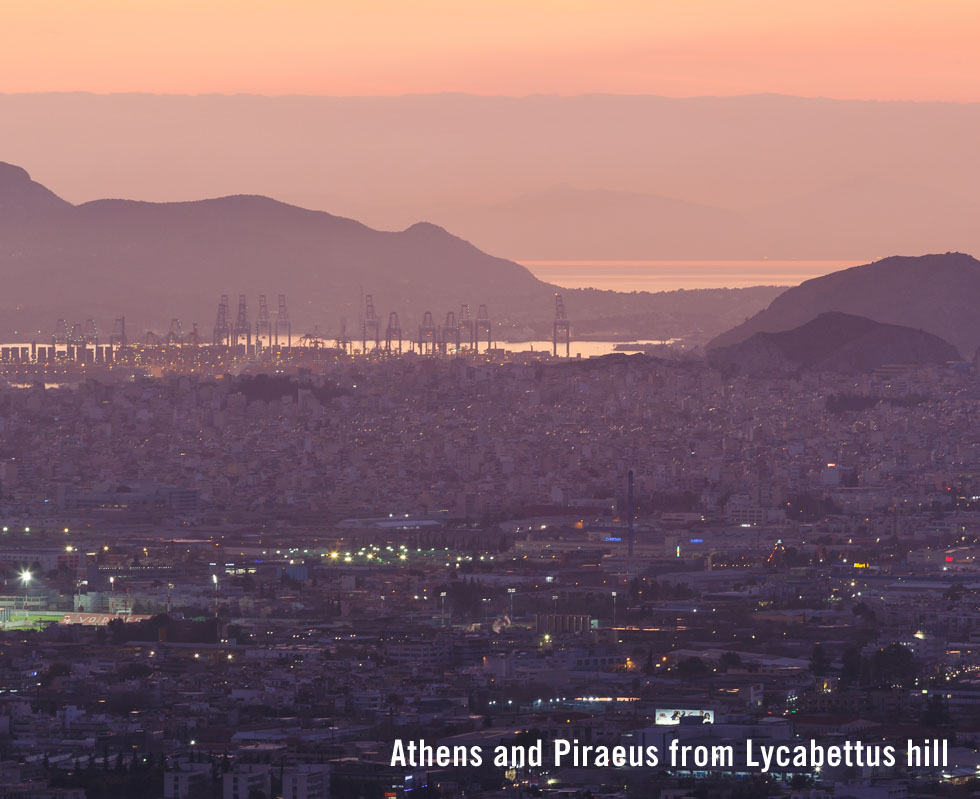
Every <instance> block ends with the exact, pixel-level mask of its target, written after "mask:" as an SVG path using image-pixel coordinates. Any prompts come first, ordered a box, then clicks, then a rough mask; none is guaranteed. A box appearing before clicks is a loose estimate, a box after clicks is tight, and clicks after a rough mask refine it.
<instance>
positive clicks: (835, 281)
mask: <svg viewBox="0 0 980 799" xmlns="http://www.w3.org/2000/svg"><path fill="white" fill-rule="evenodd" d="M978 303H980V261H978V260H977V259H975V258H974V257H973V256H971V255H967V254H965V253H955V252H948V253H942V254H930V255H919V256H901V255H896V256H890V257H888V258H882V259H880V260H878V261H875V262H873V263H869V264H864V265H862V266H854V267H850V268H848V269H843V270H840V271H837V272H832V273H830V274H828V275H823V276H822V277H816V278H812V279H810V280H807V281H804V282H803V283H801V284H800V285H799V286H794V287H792V288H789V289H787V290H786V291H785V292H783V293H782V294H780V295H779V296H778V297H776V298H775V299H774V300H773V301H772V303H770V305H769V306H768V307H766V308H765V309H763V310H761V311H759V313H757V314H756V315H755V316H753V317H751V318H749V319H747V320H746V321H745V322H743V323H742V324H739V325H736V326H735V327H734V328H732V329H731V330H728V331H726V332H725V333H722V334H721V335H720V336H717V337H716V338H714V339H713V340H712V341H710V342H709V343H708V348H709V349H712V348H717V347H725V346H729V345H732V344H736V343H738V342H740V341H744V340H745V339H746V338H748V337H749V336H751V335H752V334H754V333H758V332H770V333H773V332H779V331H784V330H789V329H791V328H794V327H797V326H799V325H801V324H803V323H805V322H807V321H809V320H810V319H812V318H813V317H814V316H816V315H818V314H820V313H822V312H825V311H842V312H844V313H849V314H854V315H857V316H865V317H868V318H869V319H873V320H874V321H876V322H883V323H888V324H895V325H900V326H905V327H912V328H921V329H922V330H925V331H928V332H930V333H933V334H935V335H937V336H939V337H940V338H943V339H945V340H946V341H948V342H950V343H951V344H953V345H954V346H955V347H956V348H957V349H958V350H959V351H960V352H962V353H963V354H965V355H967V356H972V355H973V353H974V352H975V351H976V349H977V347H978V345H980V319H977V318H976V314H975V311H974V309H975V308H976V307H977V304H978Z"/></svg>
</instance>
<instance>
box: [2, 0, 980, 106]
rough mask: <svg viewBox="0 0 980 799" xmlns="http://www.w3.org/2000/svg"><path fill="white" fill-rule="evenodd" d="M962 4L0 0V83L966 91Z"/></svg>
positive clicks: (978, 54) (861, 93)
mask: <svg viewBox="0 0 980 799" xmlns="http://www.w3.org/2000/svg"><path fill="white" fill-rule="evenodd" d="M978 31H980V2H977V0H930V1H929V2H925V0H822V1H821V2H815V1H814V0H495V1H494V2H487V0H349V1H348V2H335V1H331V0H265V1H264V2H256V0H233V1H232V0H0V91H3V92H33V91H69V90H85V91H94V92H159V93H190V94H200V93H211V92H218V93H235V92H250V93H259V94H296V93H298V94H329V95H361V94H364V95H368V94H385V95H389V94H404V93H414V92H421V93H425V92H444V91H459V92H473V93H478V94H508V95H526V94H533V93H559V94H580V93H587V92H615V93H651V94H663V95H674V96H684V95H705V94H711V95H729V94H745V93H754V92H780V93H787V94H799V95H807V96H814V95H821V96H829V97H841V98H861V99H881V100H892V99H908V100H954V101H980V48H978V47H977V46H976V36H977V32H978Z"/></svg>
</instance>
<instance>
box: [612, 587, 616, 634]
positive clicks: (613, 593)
mask: <svg viewBox="0 0 980 799" xmlns="http://www.w3.org/2000/svg"><path fill="white" fill-rule="evenodd" d="M612 599H613V627H615V626H616V592H615V591H613V592H612Z"/></svg>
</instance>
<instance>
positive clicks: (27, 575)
mask: <svg viewBox="0 0 980 799" xmlns="http://www.w3.org/2000/svg"><path fill="white" fill-rule="evenodd" d="M33 579H34V575H33V574H31V570H30V569H24V570H23V571H21V573H20V581H21V582H22V583H23V584H24V623H25V624H26V623H27V591H28V589H29V588H30V585H31V580H33Z"/></svg>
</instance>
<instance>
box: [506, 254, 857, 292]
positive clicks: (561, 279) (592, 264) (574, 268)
mask: <svg viewBox="0 0 980 799" xmlns="http://www.w3.org/2000/svg"><path fill="white" fill-rule="evenodd" d="M870 260H872V259H870V258H856V259H854V260H850V261H796V260H779V259H772V260H770V259H767V258H764V259H761V260H755V261H615V260H591V261H571V260H564V261H563V260H554V261H534V260H526V261H520V263H521V264H522V265H523V266H526V267H527V268H528V269H529V270H530V271H531V273H532V274H533V275H534V276H535V277H537V278H539V279H540V280H544V281H545V282H547V283H554V284H555V285H557V286H562V287H564V288H570V289H580V288H595V289H606V290H613V291H675V290H677V289H713V288H732V289H734V288H745V287H747V286H796V285H799V284H800V283H802V282H803V281H804V280H809V279H810V278H814V277H820V276H821V275H826V274H829V273H830V272H836V271H838V270H839V269H847V268H848V267H850V266H857V265H859V264H864V263H868V261H870Z"/></svg>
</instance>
